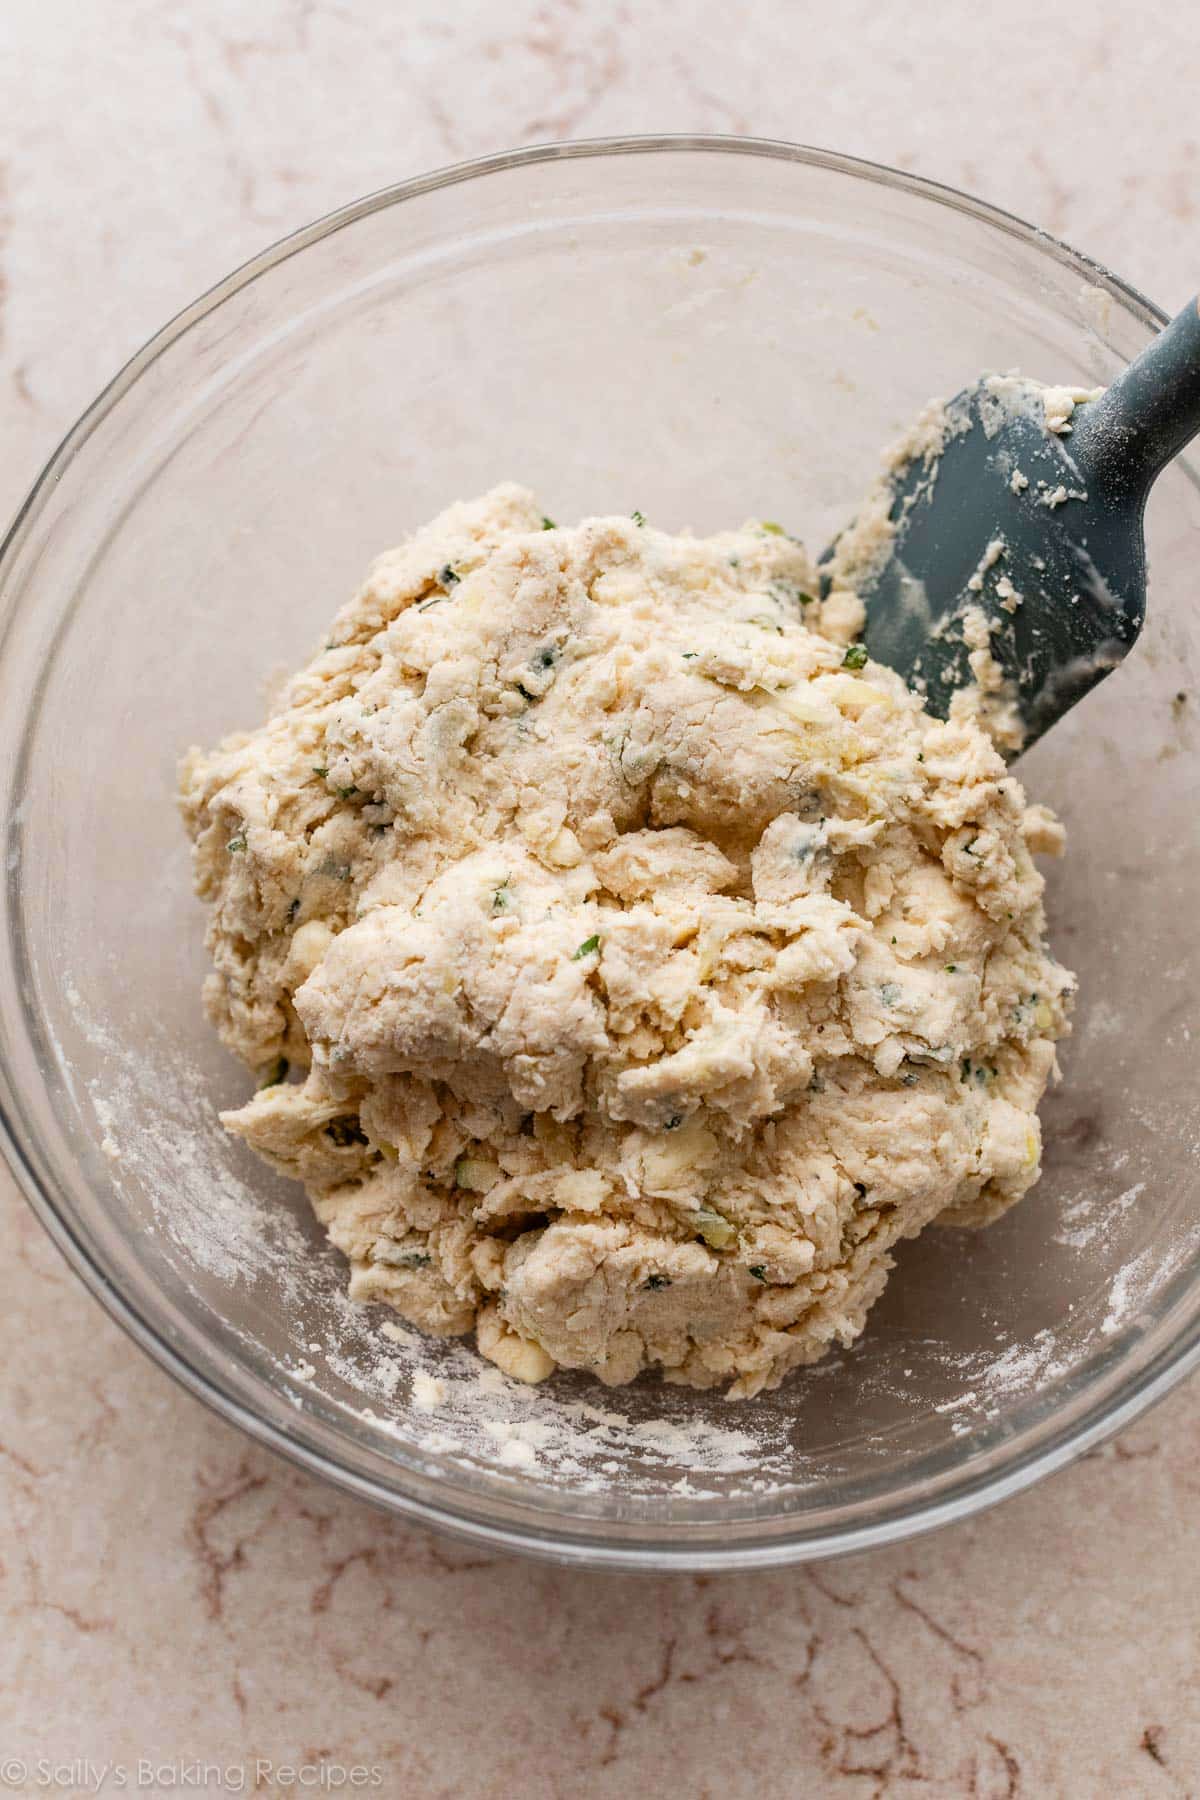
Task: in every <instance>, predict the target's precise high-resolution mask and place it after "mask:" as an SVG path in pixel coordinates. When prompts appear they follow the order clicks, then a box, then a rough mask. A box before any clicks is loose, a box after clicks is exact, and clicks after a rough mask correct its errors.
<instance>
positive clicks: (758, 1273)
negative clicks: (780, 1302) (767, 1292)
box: [750, 1263, 767, 1281]
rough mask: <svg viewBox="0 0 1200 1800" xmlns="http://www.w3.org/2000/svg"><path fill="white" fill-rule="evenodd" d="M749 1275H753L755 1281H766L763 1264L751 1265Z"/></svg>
mask: <svg viewBox="0 0 1200 1800" xmlns="http://www.w3.org/2000/svg"><path fill="white" fill-rule="evenodd" d="M750 1273H751V1274H752V1275H753V1277H754V1279H755V1281H765V1280H766V1279H767V1270H766V1265H765V1263H751V1264H750Z"/></svg>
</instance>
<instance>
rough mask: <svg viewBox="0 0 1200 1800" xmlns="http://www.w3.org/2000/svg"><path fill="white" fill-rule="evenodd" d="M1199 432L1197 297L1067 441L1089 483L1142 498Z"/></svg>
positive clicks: (1082, 414)
mask: <svg viewBox="0 0 1200 1800" xmlns="http://www.w3.org/2000/svg"><path fill="white" fill-rule="evenodd" d="M1198 432H1200V297H1198V298H1197V299H1195V300H1192V301H1191V302H1189V304H1188V305H1187V306H1185V307H1184V309H1183V311H1182V312H1181V313H1180V314H1179V316H1178V317H1177V318H1174V319H1172V320H1171V323H1170V324H1169V325H1167V326H1165V327H1164V329H1163V330H1162V331H1160V332H1159V334H1158V336H1157V337H1156V338H1155V339H1154V341H1153V343H1151V344H1148V345H1147V346H1146V348H1145V349H1144V350H1143V351H1142V353H1141V355H1140V356H1138V357H1136V358H1135V359H1134V361H1133V362H1131V363H1130V365H1129V367H1128V368H1127V369H1125V370H1124V371H1123V372H1122V373H1121V374H1120V375H1118V376H1117V378H1116V380H1115V381H1114V382H1113V383H1112V386H1111V387H1109V388H1108V389H1107V390H1106V392H1105V393H1104V395H1103V396H1102V398H1101V399H1099V400H1096V401H1093V403H1092V404H1091V405H1090V406H1085V407H1081V408H1080V409H1079V411H1078V412H1077V413H1076V415H1075V430H1074V433H1073V435H1072V437H1071V438H1070V439H1069V440H1068V442H1069V445H1070V448H1071V451H1072V453H1073V455H1074V456H1075V458H1076V460H1077V461H1078V463H1079V464H1080V467H1081V470H1083V471H1084V472H1086V475H1087V478H1088V480H1089V481H1090V482H1092V483H1094V484H1095V485H1096V486H1097V487H1098V488H1100V489H1101V490H1102V491H1104V490H1106V489H1107V490H1108V491H1109V492H1111V493H1112V494H1113V495H1114V496H1122V497H1125V498H1144V497H1145V494H1146V492H1147V490H1148V489H1149V487H1150V483H1151V482H1152V481H1153V480H1154V478H1155V476H1156V475H1158V474H1159V473H1160V472H1161V471H1162V469H1164V468H1165V467H1166V465H1167V463H1169V462H1170V460H1171V458H1172V457H1173V456H1178V454H1179V452H1180V451H1181V450H1182V449H1183V447H1184V445H1185V444H1186V443H1188V442H1189V441H1190V439H1192V438H1193V437H1195V436H1196V434H1197V433H1198Z"/></svg>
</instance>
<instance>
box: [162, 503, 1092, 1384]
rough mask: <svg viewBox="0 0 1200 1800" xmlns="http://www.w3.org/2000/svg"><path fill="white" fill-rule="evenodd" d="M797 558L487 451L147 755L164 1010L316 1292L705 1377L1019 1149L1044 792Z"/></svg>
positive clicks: (775, 1365) (854, 1313)
mask: <svg viewBox="0 0 1200 1800" xmlns="http://www.w3.org/2000/svg"><path fill="white" fill-rule="evenodd" d="M818 596H819V586H818V579H817V574H816V571H815V570H814V568H813V566H812V564H811V562H810V561H809V559H808V557H807V555H806V554H805V552H804V550H803V549H802V548H801V547H800V546H799V545H798V544H797V543H795V542H794V541H793V540H792V539H790V538H788V537H786V536H784V535H782V534H781V533H779V532H778V530H777V529H775V528H770V527H766V526H760V525H756V524H753V523H752V524H750V525H748V526H746V527H744V528H743V529H742V530H740V531H734V532H728V533H724V534H722V535H720V536H716V537H712V538H708V539H698V538H693V537H687V536H683V537H672V536H668V535H666V534H665V533H663V532H659V531H656V530H654V529H652V528H651V527H649V526H641V525H639V524H638V523H637V522H636V521H635V520H632V519H620V518H601V519H589V520H585V521H584V522H583V523H582V524H581V525H579V526H578V527H575V528H572V529H569V530H559V529H543V521H542V515H541V512H540V509H539V508H538V506H537V504H536V502H535V501H534V499H533V496H532V495H530V494H528V493H526V492H525V491H524V490H523V489H521V488H518V487H514V486H504V487H500V488H496V489H495V490H493V491H492V492H491V493H490V494H487V495H485V496H484V497H483V498H482V499H480V500H477V501H473V502H470V503H460V504H458V505H455V506H452V507H451V508H449V509H448V511H447V512H445V513H443V514H442V515H441V516H440V517H439V518H437V519H435V520H434V521H433V523H432V524H430V525H428V526H426V527H425V528H424V529H423V530H421V531H418V532H417V533H416V534H415V535H414V536H413V537H412V538H411V539H410V540H409V541H408V542H407V543H405V544H404V545H402V546H401V547H400V548H399V549H397V550H394V551H391V552H389V553H388V554H387V555H386V556H384V557H382V558H381V559H380V560H379V561H378V562H377V563H376V564H375V566H374V569H373V570H372V572H371V574H370V575H369V577H368V579H367V581H366V583H365V584H364V586H363V588H362V589H361V590H360V592H359V593H358V594H357V596H356V597H355V598H354V599H353V600H352V601H351V602H350V604H349V605H348V606H346V607H345V608H344V609H343V610H342V612H341V613H340V614H339V615H338V616H337V618H336V620H335V622H334V626H333V630H332V632H331V634H330V638H329V640H328V642H327V644H326V645H325V647H324V648H323V649H322V650H321V651H320V652H319V653H318V654H317V655H316V656H315V657H314V658H313V660H312V661H311V662H310V663H309V664H308V665H307V667H306V668H304V669H303V670H301V671H300V673H299V674H298V675H297V676H296V677H295V678H294V679H293V681H292V682H291V684H290V686H289V687H288V689H287V690H286V692H285V693H284V695H283V697H282V699H281V701H280V703H279V705H278V707H277V709H276V710H275V711H274V713H273V714H272V716H271V717H270V718H269V719H268V721H267V723H266V724H265V725H263V726H262V727H261V728H260V729H259V730H257V731H255V732H251V733H242V734H239V735H237V736H235V737H231V738H229V739H227V740H226V741H225V742H224V743H223V744H221V745H220V746H219V747H218V748H217V749H216V750H215V751H213V752H212V753H211V754H208V755H204V754H201V753H200V752H195V751H194V752H193V753H192V754H191V755H190V756H189V758H188V759H187V762H186V764H185V767H184V771H183V778H182V804H183V811H184V816H185V820H186V823H187V826H188V830H189V832H190V834H191V836H192V839H193V841H194V845H195V868H196V882H197V888H198V891H199V892H200V894H201V895H202V896H203V897H204V898H205V899H206V900H207V901H208V902H209V903H210V908H211V911H210V918H209V928H208V945H209V949H210V951H211V954H212V960H213V973H212V975H211V976H210V977H209V980H208V983H207V985H206V990H205V997H206V1004H207V1007H208V1010H209V1013H210V1015H211V1017H212V1019H213V1020H214V1022H215V1024H216V1026H217V1029H218V1030H219V1031H220V1033H221V1036H222V1037H223V1039H224V1040H225V1042H226V1043H227V1044H228V1045H229V1047H230V1048H231V1049H232V1050H233V1051H235V1052H236V1054H238V1055H239V1056H240V1057H241V1058H242V1059H243V1060H244V1061H245V1063H246V1064H247V1065H248V1066H249V1067H250V1068H251V1069H252V1070H254V1071H255V1072H256V1074H257V1075H258V1077H259V1079H260V1080H263V1081H266V1082H270V1083H271V1085H265V1086H262V1087H260V1088H259V1090H258V1091H257V1092H256V1093H255V1095H254V1096H253V1098H252V1099H250V1100H249V1101H248V1102H247V1103H246V1105H245V1106H243V1107H241V1108H239V1109H238V1110H237V1111H235V1112H231V1113H229V1114H227V1115H225V1122H226V1124H227V1125H228V1126H229V1128H230V1130H231V1131H233V1132H236V1133H237V1134H238V1135H239V1136H241V1137H242V1138H244V1139H245V1140H246V1142H247V1143H249V1144H250V1145H252V1146H253V1147H254V1148H255V1149H256V1150H257V1151H258V1152H259V1153H260V1154H261V1155H262V1156H264V1157H265V1158H266V1159H267V1160H268V1161H269V1162H271V1163H272V1164H273V1165H274V1166H275V1167H276V1168H279V1169H281V1170H283V1171H284V1172H285V1173H286V1174H288V1175H291V1176H293V1177H295V1178H297V1179H298V1180H300V1181H302V1182H304V1184H305V1185H306V1187H307V1189H308V1191H309V1193H310V1195H311V1197H312V1200H313V1204H314V1207H315V1209H316V1211H317V1214H318V1216H319V1218H320V1219H321V1221H322V1222H323V1223H324V1225H325V1227H326V1229H327V1230H328V1232H329V1235H330V1238H331V1239H332V1241H333V1242H334V1243H335V1244H336V1245H337V1247H338V1248H339V1249H340V1250H341V1251H342V1252H343V1253H344V1255H345V1256H346V1257H347V1259H348V1261H349V1265H350V1271H351V1273H350V1292H351V1295H352V1296H353V1297H354V1298H356V1299H360V1300H363V1301H372V1302H382V1303H384V1304H387V1305H390V1306H392V1307H394V1308H396V1310H397V1311H399V1312H400V1313H401V1314H402V1315H403V1316H404V1317H405V1318H406V1319H408V1320H410V1321H411V1322H412V1323H413V1324H415V1325H417V1326H419V1327H420V1328H421V1329H423V1330H425V1331H429V1332H435V1333H450V1334H457V1333H464V1332H468V1331H471V1330H475V1332H476V1335H477V1342H478V1345H479V1348H480V1350H481V1352H482V1353H483V1354H484V1355H485V1356H487V1357H490V1358H491V1359H492V1360H493V1361H494V1362H496V1363H497V1364H499V1366H500V1367H501V1368H502V1369H505V1370H506V1371H507V1372H508V1373H509V1374H511V1375H513V1376H515V1377H517V1378H518V1379H521V1380H540V1379H541V1378H542V1377H543V1376H545V1375H547V1374H549V1373H550V1372H551V1371H552V1370H553V1369H554V1368H555V1367H556V1366H563V1367H568V1368H579V1369H587V1370H590V1371H591V1372H593V1373H594V1374H595V1375H597V1376H598V1377H599V1379H600V1380H601V1381H604V1382H607V1383H609V1384H619V1383H623V1382H627V1381H631V1380H632V1379H633V1378H634V1377H635V1376H636V1375H637V1374H638V1373H639V1372H640V1371H641V1370H643V1369H646V1368H655V1369H658V1370H660V1371H661V1372H662V1373H663V1374H664V1375H665V1376H666V1377H667V1378H668V1379H669V1380H672V1381H678V1382H684V1383H688V1384H691V1385H693V1386H697V1387H709V1386H715V1385H722V1384H726V1385H727V1386H728V1391H729V1393H730V1395H731V1396H735V1397H736V1396H744V1395H750V1394H754V1393H756V1392H758V1391H759V1390H760V1389H762V1388H764V1387H773V1386H776V1385H777V1384H778V1383H779V1381H780V1380H781V1379H782V1378H783V1376H784V1375H785V1374H786V1373H787V1372H788V1370H790V1369H792V1368H794V1367H796V1366H797V1365H799V1364H802V1363H807V1362H811V1361H813V1360H815V1359H816V1358H817V1357H819V1356H821V1355H822V1354H824V1352H825V1351H826V1350H827V1349H828V1348H829V1347H830V1346H831V1345H833V1344H837V1343H841V1344H848V1343H850V1342H851V1341H852V1340H853V1339H854V1338H855V1337H856V1336H857V1334H858V1333H859V1332H860V1331H861V1330H862V1329H863V1325H864V1322H865V1319H866V1315H867V1312H868V1310H869V1308H870V1306H871V1304H872V1303H873V1301H874V1300H875V1299H876V1298H877V1297H878V1295H879V1293H880V1292H881V1290H882V1288H883V1286H884V1283H885V1281H886V1279H887V1274H888V1271H889V1269H890V1268H891V1266H892V1257H891V1251H892V1248H893V1246H894V1245H895V1244H896V1242H897V1241H898V1240H899V1239H901V1238H903V1237H910V1236H913V1235H915V1234H916V1233H917V1232H919V1231H921V1230H923V1229H924V1227H925V1226H926V1225H928V1224H930V1223H932V1222H933V1221H935V1220H941V1221H943V1222H948V1223H953V1224H956V1225H957V1224H970V1225H976V1224H981V1223H985V1222H987V1221H988V1220H989V1219H991V1218H993V1217H995V1216H996V1214H998V1213H999V1212H1001V1211H1003V1210H1004V1208H1006V1207H1007V1206H1010V1205H1011V1204H1012V1203H1013V1202H1014V1201H1016V1200H1018V1199H1019V1198H1020V1197H1021V1195H1022V1194H1024V1193H1025V1192H1026V1191H1027V1190H1028V1188H1029V1187H1030V1186H1031V1185H1032V1184H1033V1182H1035V1181H1036V1179H1037V1177H1038V1172H1039V1165H1040V1133H1039V1129H1038V1122H1037V1107H1038V1103H1039V1100H1040V1098H1041V1095H1042V1093H1043V1091H1044V1089H1045V1086H1046V1084H1047V1082H1048V1081H1049V1080H1050V1079H1051V1078H1052V1077H1053V1076H1054V1074H1055V1054H1054V1043H1055V1040H1056V1039H1057V1038H1058V1037H1060V1036H1062V1035H1063V1033H1064V1032H1065V1031H1066V1029H1067V1011H1068V1007H1069V1002H1070V996H1071V992H1072V989H1073V985H1074V984H1073V979H1072V977H1071V976H1070V975H1069V974H1068V973H1067V971H1066V970H1065V969H1063V968H1061V967H1060V966H1059V965H1058V964H1057V963H1056V962H1055V961H1054V960H1053V958H1052V957H1051V956H1050V955H1049V953H1048V951H1047V949H1046V945H1045V941H1044V919H1043V913H1042V900H1041V896H1042V879H1041V877H1040V875H1039V874H1038V872H1037V870H1036V869H1035V867H1034V865H1033V861H1032V854H1031V853H1032V852H1033V851H1042V850H1049V851H1056V850H1057V849H1058V848H1059V847H1060V844H1061V830H1060V828H1059V827H1058V825H1057V821H1055V820H1054V818H1053V816H1052V815H1051V814H1050V813H1049V812H1048V811H1047V809H1046V808H1044V807H1042V806H1027V805H1026V801H1025V797H1024V795H1023V793H1022V791H1021V788H1020V786H1019V784H1018V783H1017V781H1016V780H1015V779H1014V778H1013V776H1012V775H1010V774H1009V773H1008V772H1007V770H1006V768H1005V766H1004V764H1003V762H1002V761H1001V759H1000V757H999V756H998V754H997V753H996V751H995V749H994V748H993V747H992V745H991V743H990V742H989V740H988V739H987V737H986V736H985V735H984V734H983V732H982V731H981V729H980V728H979V726H978V724H977V723H976V722H975V721H974V720H973V719H972V718H970V717H967V716H957V717H954V718H952V719H951V720H950V721H947V722H941V721H938V720H935V719H932V718H930V717H928V716H927V715H926V714H925V713H924V712H923V711H922V709H921V706H920V703H919V701H918V699H917V698H916V697H915V696H913V695H912V694H910V693H909V692H908V691H907V690H906V689H905V687H904V685H903V683H902V682H901V681H900V680H899V678H898V677H897V676H896V675H894V674H893V673H892V672H891V671H889V670H887V669H885V668H882V667H880V666H879V665H878V664H876V663H873V662H870V661H868V662H866V664H865V666H862V667H859V663H860V661H861V658H860V657H859V656H858V655H857V654H856V655H853V656H851V657H850V658H849V659H847V655H846V645H847V642H848V641H849V639H850V638H852V637H853V635H854V633H855V631H857V630H858V629H860V628H861V620H862V608H861V606H860V604H859V603H858V601H857V599H856V597H855V595H854V594H853V593H852V592H851V591H849V589H848V588H846V587H845V585H843V586H841V587H839V588H838V589H837V591H836V592H835V593H834V594H833V595H832V596H830V598H829V599H827V600H824V601H822V600H821V599H820V598H819V597H818ZM285 1066H286V1070H287V1072H288V1078H287V1079H279V1076H280V1075H281V1074H282V1073H283V1071H284V1069H285Z"/></svg>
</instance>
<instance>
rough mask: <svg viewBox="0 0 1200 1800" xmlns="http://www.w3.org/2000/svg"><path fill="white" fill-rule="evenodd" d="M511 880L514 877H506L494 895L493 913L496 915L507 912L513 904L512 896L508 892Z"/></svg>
mask: <svg viewBox="0 0 1200 1800" xmlns="http://www.w3.org/2000/svg"><path fill="white" fill-rule="evenodd" d="M511 880H512V876H511V875H506V876H505V877H504V880H503V881H502V882H501V883H500V886H499V887H498V888H497V889H496V891H495V893H494V894H493V895H492V911H493V912H494V913H502V912H507V911H508V909H509V907H510V905H511V904H512V896H511V894H510V893H509V891H508V884H509V882H510V881H511Z"/></svg>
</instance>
